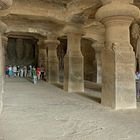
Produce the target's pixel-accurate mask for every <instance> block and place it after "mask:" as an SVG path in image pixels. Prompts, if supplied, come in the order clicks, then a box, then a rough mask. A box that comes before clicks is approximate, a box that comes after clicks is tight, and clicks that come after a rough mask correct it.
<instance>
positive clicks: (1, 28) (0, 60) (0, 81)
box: [0, 21, 7, 113]
mask: <svg viewBox="0 0 140 140" xmlns="http://www.w3.org/2000/svg"><path fill="white" fill-rule="evenodd" d="M6 29H7V26H6V25H5V24H4V23H3V22H2V21H0V113H1V111H2V107H3V102H2V95H3V92H4V54H3V53H4V52H3V48H4V47H3V44H2V34H3V33H4V32H5V31H6Z"/></svg>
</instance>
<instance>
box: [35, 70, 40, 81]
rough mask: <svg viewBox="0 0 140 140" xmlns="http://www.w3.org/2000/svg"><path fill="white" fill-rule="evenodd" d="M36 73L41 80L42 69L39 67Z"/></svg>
mask: <svg viewBox="0 0 140 140" xmlns="http://www.w3.org/2000/svg"><path fill="white" fill-rule="evenodd" d="M36 74H37V79H38V80H40V75H41V71H40V68H39V67H38V68H37V70H36Z"/></svg>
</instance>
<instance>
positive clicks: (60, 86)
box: [52, 83, 63, 89]
mask: <svg viewBox="0 0 140 140" xmlns="http://www.w3.org/2000/svg"><path fill="white" fill-rule="evenodd" d="M52 85H54V86H56V87H57V88H60V89H63V84H61V83H54V84H52Z"/></svg>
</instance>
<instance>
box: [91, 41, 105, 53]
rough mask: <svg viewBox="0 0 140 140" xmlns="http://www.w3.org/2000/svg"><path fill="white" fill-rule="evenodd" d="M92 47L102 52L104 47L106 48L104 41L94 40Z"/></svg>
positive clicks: (97, 51)
mask: <svg viewBox="0 0 140 140" xmlns="http://www.w3.org/2000/svg"><path fill="white" fill-rule="evenodd" d="M92 47H93V48H94V50H95V52H96V53H101V51H102V49H103V48H104V43H103V42H94V43H93V44H92Z"/></svg>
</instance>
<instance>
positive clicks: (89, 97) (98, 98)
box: [77, 92, 101, 103]
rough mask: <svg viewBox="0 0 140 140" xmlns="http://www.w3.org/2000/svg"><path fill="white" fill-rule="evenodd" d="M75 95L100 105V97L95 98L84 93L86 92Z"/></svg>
mask: <svg viewBox="0 0 140 140" xmlns="http://www.w3.org/2000/svg"><path fill="white" fill-rule="evenodd" d="M77 94H78V95H80V96H83V97H85V98H88V99H90V100H93V101H95V102H97V103H101V98H100V97H97V96H95V95H91V94H89V93H86V92H83V93H77Z"/></svg>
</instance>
